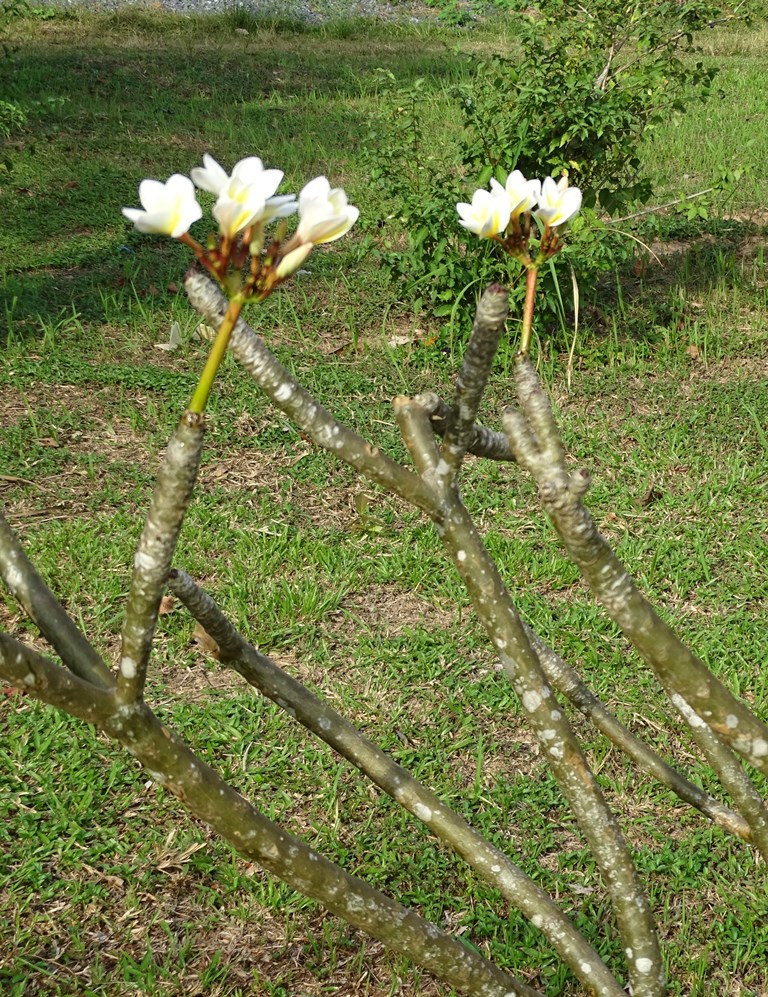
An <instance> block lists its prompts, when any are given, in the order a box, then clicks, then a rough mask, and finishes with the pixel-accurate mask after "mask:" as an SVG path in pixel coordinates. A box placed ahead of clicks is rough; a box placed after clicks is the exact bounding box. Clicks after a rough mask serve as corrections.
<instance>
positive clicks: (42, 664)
mask: <svg viewBox="0 0 768 997" xmlns="http://www.w3.org/2000/svg"><path fill="white" fill-rule="evenodd" d="M0 676H2V678H3V679H5V681H7V682H8V683H9V684H10V685H13V686H15V687H16V688H17V689H24V691H25V692H28V693H29V694H30V695H31V696H34V698H35V699H39V700H41V701H42V702H43V703H49V704H50V705H51V706H56V707H58V708H59V709H60V710H64V711H65V712H66V713H69V714H71V715H72V716H73V717H78V718H79V719H80V720H86V721H88V723H92V724H96V725H97V726H102V725H103V724H104V723H105V721H106V719H107V717H109V715H110V714H111V713H112V712H113V711H114V709H115V696H114V692H113V691H112V690H109V689H104V688H102V687H100V686H95V685H92V684H91V682H90V681H88V680H86V679H82V678H79V677H78V676H77V675H73V674H72V672H70V671H68V670H67V669H66V668H62V667H61V665H57V664H56V663H55V662H53V661H51V660H50V659H49V658H46V657H44V656H43V655H42V654H39V653H38V652H37V651H35V650H33V649H32V648H31V647H27V646H26V644H22V643H21V642H20V641H18V640H15V639H14V638H13V637H10V636H9V635H8V634H5V633H2V632H0Z"/></svg>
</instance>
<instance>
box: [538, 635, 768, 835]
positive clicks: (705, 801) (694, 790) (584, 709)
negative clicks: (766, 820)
mask: <svg viewBox="0 0 768 997" xmlns="http://www.w3.org/2000/svg"><path fill="white" fill-rule="evenodd" d="M523 626H524V627H525V630H526V633H527V634H528V637H529V638H530V640H531V643H532V644H533V647H534V649H535V650H536V653H537V654H538V656H539V661H540V662H541V667H542V668H543V669H544V673H545V675H546V676H547V678H548V679H549V681H550V682H551V683H552V685H553V686H554V687H555V689H557V691H558V692H560V693H562V694H563V695H564V696H566V697H567V698H568V700H569V702H571V703H572V704H573V705H574V706H575V707H576V709H577V710H579V711H580V712H581V713H583V714H584V716H586V717H588V718H589V719H590V720H591V721H592V722H593V723H594V725H595V727H597V729H598V730H600V731H602V733H603V734H605V736H606V737H608V738H609V739H610V741H611V742H612V743H613V744H615V745H616V747H617V748H620V749H621V750H622V751H623V752H624V753H625V754H627V755H628V756H629V757H630V758H631V759H632V760H633V761H634V762H635V764H636V765H637V766H638V767H639V768H640V769H642V770H643V771H644V772H647V773H648V774H649V775H652V776H653V777H654V778H655V779H658V781H659V782H660V783H661V784H662V785H663V786H666V787H667V789H670V790H672V792H673V793H675V795H676V796H678V797H679V798H680V799H681V800H683V802H684V803H688V804H689V805H690V806H692V807H695V808H696V809H697V810H700V811H701V813H703V814H704V815H705V817H709V818H710V820H711V821H712V822H713V823H714V824H716V825H717V826H718V827H720V828H722V829H723V830H724V831H728V832H729V833H730V834H736V835H738V836H739V837H740V838H743V839H744V840H745V841H751V840H752V831H751V830H750V827H749V824H748V823H747V822H746V821H745V820H744V818H743V817H741V816H739V814H737V813H734V811H733V810H731V809H730V808H729V807H726V806H725V805H724V804H723V803H721V802H720V801H719V800H716V799H714V798H713V797H712V796H710V795H709V794H708V793H705V792H704V790H703V789H700V788H699V787H698V786H695V785H694V784H693V783H692V782H689V780H688V779H686V778H685V777H684V776H683V775H681V773H680V772H678V771H677V770H676V769H674V768H672V766H671V765H668V764H667V763H666V762H665V761H664V760H663V759H662V758H661V757H660V756H659V755H658V754H657V753H656V752H655V751H654V750H653V749H652V748H651V747H650V746H649V745H647V744H646V743H645V741H643V740H642V739H641V738H639V737H637V735H635V734H633V733H632V731H631V730H629V728H627V727H625V726H624V724H622V723H620V722H619V720H617V719H616V717H615V716H614V715H613V714H612V713H611V712H610V710H608V709H607V708H606V707H605V705H604V704H603V703H602V702H601V701H600V699H598V697H597V696H596V695H595V694H594V693H593V692H592V690H591V689H590V688H589V687H588V686H587V685H586V683H585V682H584V681H583V679H582V678H581V677H580V676H579V674H578V672H576V670H575V669H573V668H571V666H570V665H569V664H567V662H565V661H563V659H562V658H561V657H560V655H558V654H557V653H556V652H555V651H553V650H552V648H551V647H549V645H548V644H546V643H545V642H544V641H543V640H542V639H541V637H539V636H538V634H536V633H534V631H533V630H531V628H530V627H529V626H527V624H525V623H524V624H523Z"/></svg>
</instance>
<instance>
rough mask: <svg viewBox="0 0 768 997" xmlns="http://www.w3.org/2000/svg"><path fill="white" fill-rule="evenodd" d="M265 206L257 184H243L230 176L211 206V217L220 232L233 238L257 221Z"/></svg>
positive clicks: (261, 215) (261, 192)
mask: <svg viewBox="0 0 768 997" xmlns="http://www.w3.org/2000/svg"><path fill="white" fill-rule="evenodd" d="M266 207H267V204H266V198H265V197H264V194H263V191H262V189H261V187H260V186H259V185H258V184H245V183H243V182H242V180H236V179H235V178H234V177H232V179H231V180H230V181H229V182H228V183H227V185H226V187H224V189H223V190H222V191H221V193H220V194H219V197H218V200H217V201H216V203H215V204H214V206H213V217H214V218H215V219H216V221H217V222H218V223H219V231H220V232H221V234H222V235H224V236H229V238H233V237H234V236H235V235H237V233H238V232H242V231H243V229H245V228H247V227H248V226H249V225H252V224H253V223H254V222H256V221H259V220H260V219H261V218H262V217H263V215H264V212H265V210H266Z"/></svg>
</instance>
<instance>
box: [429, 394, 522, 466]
mask: <svg viewBox="0 0 768 997" xmlns="http://www.w3.org/2000/svg"><path fill="white" fill-rule="evenodd" d="M413 400H414V401H415V402H416V403H417V404H418V405H420V406H421V407H422V408H423V409H424V410H425V411H426V413H427V415H428V416H429V421H430V423H431V424H432V429H433V431H434V433H435V436H445V431H446V428H447V426H448V420H449V418H450V416H451V407H450V405H448V403H447V402H445V401H443V399H442V398H440V396H439V395H437V394H435V393H434V392H433V391H426V392H424V394H422V395H416V397H415V398H414V399H413ZM466 452H467V453H471V454H473V455H474V456H475V457H485V458H487V459H488V460H499V461H510V462H514V459H515V455H514V454H513V453H512V448H511V447H510V445H509V440H508V439H507V437H506V435H505V434H504V433H500V432H497V431H496V430H494V429H488V428H487V427H486V426H479V425H478V424H477V423H475V424H474V426H473V427H472V429H471V430H470V433H469V436H468V438H467V446H466Z"/></svg>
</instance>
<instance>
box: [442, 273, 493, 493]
mask: <svg viewBox="0 0 768 997" xmlns="http://www.w3.org/2000/svg"><path fill="white" fill-rule="evenodd" d="M508 311H509V294H508V292H507V291H506V290H505V289H504V288H503V287H501V286H500V285H499V284H491V286H490V287H489V288H488V289H487V290H486V291H485V293H484V294H483V296H482V298H481V299H480V301H479V303H478V306H477V312H476V313H475V321H474V325H473V326H472V334H471V336H470V338H469V343H468V345H467V351H466V353H465V354H464V362H463V363H462V365H461V371H460V372H459V376H458V378H457V379H456V388H455V392H454V396H453V405H452V406H451V408H450V411H449V413H448V417H447V420H446V426H445V432H444V434H443V445H442V447H441V448H440V457H441V459H442V464H441V466H440V469H439V470H438V474H440V475H441V476H443V477H444V478H445V480H446V482H452V481H453V480H454V479H455V477H456V475H457V473H458V471H459V468H460V467H461V462H462V460H463V459H464V454H465V453H466V452H467V445H468V443H469V440H470V438H471V436H472V432H473V429H474V426H475V417H476V416H477V412H478V409H479V408H480V402H481V401H482V397H483V392H484V391H485V386H486V384H487V383H488V378H489V376H490V373H491V366H492V364H493V358H494V357H495V356H496V350H497V349H498V346H499V340H500V338H501V334H502V332H503V331H504V323H505V322H506V320H507V313H508ZM443 465H444V466H445V470H443Z"/></svg>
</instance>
